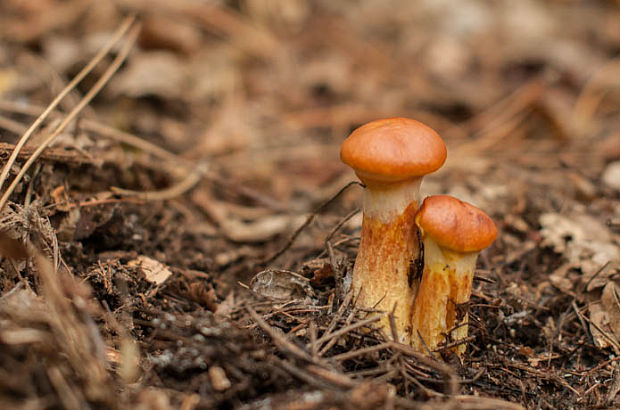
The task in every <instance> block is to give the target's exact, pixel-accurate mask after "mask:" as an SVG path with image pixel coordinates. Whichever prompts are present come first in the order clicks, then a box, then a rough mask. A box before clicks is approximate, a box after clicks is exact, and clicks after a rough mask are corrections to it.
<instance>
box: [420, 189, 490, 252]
mask: <svg viewBox="0 0 620 410" xmlns="http://www.w3.org/2000/svg"><path fill="white" fill-rule="evenodd" d="M415 221H416V224H417V225H418V226H419V227H420V229H421V230H422V231H423V233H424V235H425V236H426V235H428V236H430V237H431V238H432V239H433V240H434V241H435V242H437V244H438V245H439V246H440V247H442V248H446V249H449V250H452V251H454V252H461V253H466V252H480V251H481V250H483V249H484V248H486V247H488V246H489V245H491V244H492V243H493V241H494V240H495V238H496V237H497V228H496V227H495V223H494V222H493V220H492V219H491V218H490V217H489V216H488V215H487V214H485V213H484V212H483V211H482V210H480V209H479V208H476V207H475V206H473V205H471V204H468V203H467V202H463V201H461V200H458V199H456V198H453V197H451V196H448V195H434V196H429V197H427V198H426V199H425V200H424V202H423V203H422V206H421V207H420V209H419V210H418V213H417V214H416V217H415Z"/></svg>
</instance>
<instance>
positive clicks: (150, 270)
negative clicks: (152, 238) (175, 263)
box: [127, 255, 172, 285]
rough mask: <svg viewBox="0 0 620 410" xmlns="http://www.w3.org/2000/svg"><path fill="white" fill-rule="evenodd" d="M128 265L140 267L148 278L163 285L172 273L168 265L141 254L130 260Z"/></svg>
mask: <svg viewBox="0 0 620 410" xmlns="http://www.w3.org/2000/svg"><path fill="white" fill-rule="evenodd" d="M127 266H129V267H132V268H139V269H140V271H141V272H142V273H143V274H144V276H145V277H146V280H148V281H149V282H153V283H155V284H156V285H161V284H162V283H164V282H165V281H166V279H168V277H170V275H172V272H170V271H169V270H168V268H167V267H166V265H164V264H163V263H161V262H158V261H156V260H154V259H151V258H149V257H148V256H144V255H140V256H138V257H137V258H136V259H134V260H132V261H129V262H128V263H127Z"/></svg>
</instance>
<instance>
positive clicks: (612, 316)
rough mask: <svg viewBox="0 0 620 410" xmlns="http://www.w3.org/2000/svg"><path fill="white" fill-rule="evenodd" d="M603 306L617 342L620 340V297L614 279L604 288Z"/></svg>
mask: <svg viewBox="0 0 620 410" xmlns="http://www.w3.org/2000/svg"><path fill="white" fill-rule="evenodd" d="M601 302H602V303H603V308H604V309H605V312H606V313H607V318H608V320H609V327H610V328H611V330H612V331H613V334H614V336H615V338H616V342H619V341H620V298H619V297H618V287H617V286H616V284H615V283H614V282H612V281H609V282H608V283H607V285H605V288H603V295H602V296H601Z"/></svg>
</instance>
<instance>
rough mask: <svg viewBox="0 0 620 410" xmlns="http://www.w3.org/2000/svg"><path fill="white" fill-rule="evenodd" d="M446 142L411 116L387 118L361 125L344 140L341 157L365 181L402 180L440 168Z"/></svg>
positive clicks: (387, 181) (444, 155)
mask: <svg viewBox="0 0 620 410" xmlns="http://www.w3.org/2000/svg"><path fill="white" fill-rule="evenodd" d="M446 155H447V153H446V145H445V144H444V142H443V140H442V139H441V137H440V136H439V134H437V133H436V132H435V131H434V130H433V129H431V128H429V127H427V126H426V125H424V124H422V123H421V122H419V121H416V120H411V119H409V118H386V119H382V120H376V121H372V122H369V123H367V124H365V125H362V126H361V127H359V128H357V129H356V130H355V131H353V132H352V133H351V135H349V136H348V137H347V139H345V140H344V142H343V143H342V147H341V148H340V159H341V160H342V162H344V163H345V164H347V165H349V166H350V167H351V168H353V169H354V170H355V173H356V174H357V175H358V177H359V178H360V179H361V180H362V181H363V182H366V181H375V182H380V183H381V182H386V183H389V182H399V181H404V180H407V179H411V178H415V177H421V176H423V175H426V174H430V173H431V172H434V171H436V170H438V169H439V168H440V167H441V166H442V165H443V163H444V162H445V160H446Z"/></svg>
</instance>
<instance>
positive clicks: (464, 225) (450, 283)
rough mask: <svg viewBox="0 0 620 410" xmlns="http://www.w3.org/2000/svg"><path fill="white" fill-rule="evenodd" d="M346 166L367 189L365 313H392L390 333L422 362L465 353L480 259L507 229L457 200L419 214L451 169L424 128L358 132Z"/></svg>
mask: <svg viewBox="0 0 620 410" xmlns="http://www.w3.org/2000/svg"><path fill="white" fill-rule="evenodd" d="M340 158H341V159H342V161H343V162H344V163H346V164H347V165H349V166H350V167H352V168H353V169H354V170H355V173H356V174H357V176H358V177H359V179H360V180H361V181H362V182H363V183H364V185H365V186H366V188H365V189H364V197H363V207H362V211H363V222H362V234H361V242H360V247H359V253H358V255H357V259H356V260H355V266H354V269H353V278H352V281H351V287H352V290H353V292H354V294H355V296H356V298H357V304H358V306H361V307H365V308H373V309H379V310H384V311H388V312H392V313H393V317H394V329H392V328H391V325H390V321H389V318H387V317H386V318H383V319H382V320H381V322H379V323H380V326H381V328H382V329H383V330H384V331H386V333H388V334H393V333H396V335H397V337H398V341H400V342H402V343H408V344H411V345H412V346H413V347H414V348H415V349H416V350H418V351H420V352H422V353H426V354H431V352H433V351H436V350H438V349H441V348H442V346H445V345H447V344H450V345H452V346H453V347H452V350H453V351H454V352H456V353H457V354H459V355H460V354H462V353H464V351H465V344H464V343H462V342H460V343H459V340H461V339H463V338H465V337H466V336H467V320H468V317H467V313H466V311H467V302H468V301H469V298H470V295H471V288H472V281H473V275H474V270H475V267H476V260H477V257H478V254H479V252H480V251H481V250H482V249H484V248H486V247H487V246H489V245H490V244H491V243H492V242H493V241H494V240H495V237H496V236H497V230H496V227H495V224H494V223H493V221H492V220H491V218H489V217H488V216H487V215H486V214H485V213H484V212H483V211H481V210H480V209H478V208H476V207H474V206H473V205H470V204H467V203H465V202H462V201H460V200H458V199H456V198H453V197H450V196H446V195H435V196H430V197H428V198H426V199H425V200H424V202H423V204H422V205H421V206H419V204H420V184H421V182H422V178H423V176H424V175H426V174H429V173H432V172H434V171H436V170H437V169H439V168H440V167H441V166H442V165H443V163H444V162H445V160H446V146H445V144H444V142H443V140H442V139H441V137H440V136H439V135H438V134H437V133H436V132H435V131H433V130H432V129H431V128H429V127H427V126H426V125H424V124H422V123H420V122H418V121H415V120H411V119H407V118H389V119H383V120H377V121H373V122H370V123H368V124H366V125H363V126H361V127H360V128H358V129H356V130H355V131H353V133H352V134H351V135H350V136H349V137H348V138H347V139H346V140H345V141H344V142H343V144H342V148H341V151H340ZM420 245H422V246H420ZM420 274H421V277H420ZM390 330H391V331H390Z"/></svg>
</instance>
